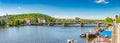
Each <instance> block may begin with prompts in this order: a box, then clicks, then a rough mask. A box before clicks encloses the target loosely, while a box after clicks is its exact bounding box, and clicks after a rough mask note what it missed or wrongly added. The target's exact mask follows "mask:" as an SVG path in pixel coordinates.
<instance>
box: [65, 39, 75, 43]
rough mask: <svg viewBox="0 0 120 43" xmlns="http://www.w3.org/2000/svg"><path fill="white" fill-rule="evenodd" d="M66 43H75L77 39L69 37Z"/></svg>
mask: <svg viewBox="0 0 120 43" xmlns="http://www.w3.org/2000/svg"><path fill="white" fill-rule="evenodd" d="M67 43H77V41H76V40H74V39H69V40H67Z"/></svg>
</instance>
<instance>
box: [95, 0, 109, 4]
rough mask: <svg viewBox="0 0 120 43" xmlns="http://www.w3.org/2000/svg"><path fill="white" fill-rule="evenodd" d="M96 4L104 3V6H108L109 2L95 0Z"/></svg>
mask: <svg viewBox="0 0 120 43" xmlns="http://www.w3.org/2000/svg"><path fill="white" fill-rule="evenodd" d="M95 3H103V4H108V3H109V2H108V1H106V0H95Z"/></svg>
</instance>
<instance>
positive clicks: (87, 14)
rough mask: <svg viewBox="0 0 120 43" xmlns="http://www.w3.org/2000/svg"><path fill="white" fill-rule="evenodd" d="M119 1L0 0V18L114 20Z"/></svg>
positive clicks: (119, 11)
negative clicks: (40, 16)
mask: <svg viewBox="0 0 120 43" xmlns="http://www.w3.org/2000/svg"><path fill="white" fill-rule="evenodd" d="M119 1H120V0H0V6H1V7H0V16H2V15H6V13H8V14H23V13H43V14H47V15H49V16H52V17H56V18H75V17H80V18H86V19H104V18H106V17H111V18H114V16H115V15H119V14H120V3H119Z"/></svg>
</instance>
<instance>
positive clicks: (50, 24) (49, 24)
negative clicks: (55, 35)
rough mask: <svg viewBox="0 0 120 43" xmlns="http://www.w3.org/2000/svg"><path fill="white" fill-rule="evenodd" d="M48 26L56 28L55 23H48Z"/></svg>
mask: <svg viewBox="0 0 120 43" xmlns="http://www.w3.org/2000/svg"><path fill="white" fill-rule="evenodd" d="M47 25H48V26H54V25H55V23H48V24H47Z"/></svg>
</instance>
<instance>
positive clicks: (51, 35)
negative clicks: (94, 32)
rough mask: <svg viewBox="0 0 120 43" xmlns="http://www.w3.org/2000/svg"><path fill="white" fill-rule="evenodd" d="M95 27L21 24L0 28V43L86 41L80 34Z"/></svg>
mask: <svg viewBox="0 0 120 43" xmlns="http://www.w3.org/2000/svg"><path fill="white" fill-rule="evenodd" d="M90 29H95V27H84V28H80V27H54V26H21V27H10V28H1V29H0V43H67V40H68V39H75V40H77V42H78V43H87V42H86V39H85V38H80V36H79V35H80V34H82V33H84V32H87V31H89V30H90Z"/></svg>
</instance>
